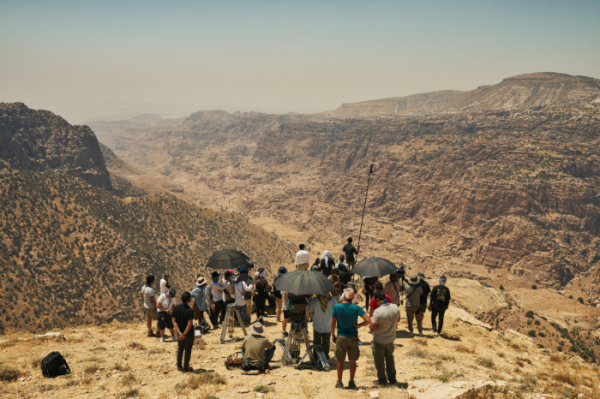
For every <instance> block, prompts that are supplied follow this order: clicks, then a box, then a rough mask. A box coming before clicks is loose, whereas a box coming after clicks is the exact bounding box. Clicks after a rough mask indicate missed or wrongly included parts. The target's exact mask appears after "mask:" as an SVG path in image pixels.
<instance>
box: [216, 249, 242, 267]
mask: <svg viewBox="0 0 600 399" xmlns="http://www.w3.org/2000/svg"><path fill="white" fill-rule="evenodd" d="M249 261H250V259H249V258H248V257H247V256H246V255H245V254H243V253H241V252H240V251H236V250H234V249H224V250H222V251H217V252H215V253H214V254H213V255H212V256H211V257H210V259H209V260H208V263H207V264H206V267H209V268H211V269H235V268H236V267H240V266H246V265H247V264H248V262H249Z"/></svg>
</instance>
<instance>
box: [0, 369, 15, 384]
mask: <svg viewBox="0 0 600 399" xmlns="http://www.w3.org/2000/svg"><path fill="white" fill-rule="evenodd" d="M17 378H19V370H17V369H16V368H14V367H9V366H0V381H16V380H17Z"/></svg>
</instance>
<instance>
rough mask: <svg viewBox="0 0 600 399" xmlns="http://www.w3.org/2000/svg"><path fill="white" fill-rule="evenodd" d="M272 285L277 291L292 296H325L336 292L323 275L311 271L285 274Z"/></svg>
mask: <svg viewBox="0 0 600 399" xmlns="http://www.w3.org/2000/svg"><path fill="white" fill-rule="evenodd" d="M274 284H275V288H277V290H278V291H285V292H290V293H292V294H294V295H325V294H327V293H330V292H332V291H335V290H336V288H335V286H334V285H333V284H331V282H330V281H329V280H327V277H325V275H323V274H321V273H319V272H313V271H311V270H296V271H295V272H291V273H286V274H284V275H283V276H281V277H279V278H278V279H277V280H275V283H274Z"/></svg>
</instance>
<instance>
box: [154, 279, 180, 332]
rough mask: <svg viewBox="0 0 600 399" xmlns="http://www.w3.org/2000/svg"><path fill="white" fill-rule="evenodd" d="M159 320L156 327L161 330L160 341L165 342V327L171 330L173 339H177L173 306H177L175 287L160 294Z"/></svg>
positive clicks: (158, 303)
mask: <svg viewBox="0 0 600 399" xmlns="http://www.w3.org/2000/svg"><path fill="white" fill-rule="evenodd" d="M156 307H157V308H158V322H157V323H156V324H157V327H156V329H157V330H158V331H160V342H165V328H168V329H169V331H170V332H171V339H172V340H173V341H177V337H176V336H175V331H174V327H173V308H174V307H175V288H171V289H170V290H169V291H167V292H165V293H164V294H160V296H159V297H158V302H157V303H156Z"/></svg>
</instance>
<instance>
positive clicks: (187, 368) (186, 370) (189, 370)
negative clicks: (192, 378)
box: [183, 366, 194, 373]
mask: <svg viewBox="0 0 600 399" xmlns="http://www.w3.org/2000/svg"><path fill="white" fill-rule="evenodd" d="M192 371H194V369H193V368H191V367H190V366H188V367H184V368H183V372H184V373H189V372H192Z"/></svg>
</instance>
